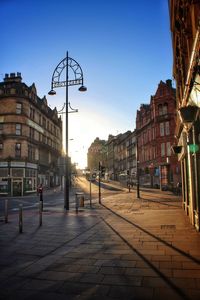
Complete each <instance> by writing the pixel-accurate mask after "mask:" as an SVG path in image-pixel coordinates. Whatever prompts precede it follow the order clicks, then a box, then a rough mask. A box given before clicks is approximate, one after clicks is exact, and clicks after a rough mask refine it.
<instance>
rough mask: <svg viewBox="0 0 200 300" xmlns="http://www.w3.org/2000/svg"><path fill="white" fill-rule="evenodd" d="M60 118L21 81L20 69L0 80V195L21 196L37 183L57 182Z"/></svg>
mask: <svg viewBox="0 0 200 300" xmlns="http://www.w3.org/2000/svg"><path fill="white" fill-rule="evenodd" d="M61 152H62V122H61V119H60V118H58V115H57V111H56V108H55V109H54V110H52V109H51V108H50V107H48V105H47V99H46V98H45V97H43V98H42V99H40V98H39V97H38V96H37V91H36V87H35V85H34V84H32V85H31V86H30V87H29V86H27V85H26V84H25V83H23V82H22V77H21V73H17V74H15V73H11V74H5V78H4V81H3V82H0V195H10V196H22V195H26V194H28V193H32V192H35V191H36V190H37V186H38V184H43V185H44V186H47V187H52V186H56V185H59V184H60V174H59V166H58V158H59V157H60V156H61Z"/></svg>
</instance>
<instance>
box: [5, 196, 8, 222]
mask: <svg viewBox="0 0 200 300" xmlns="http://www.w3.org/2000/svg"><path fill="white" fill-rule="evenodd" d="M5 223H8V199H6V200H5Z"/></svg>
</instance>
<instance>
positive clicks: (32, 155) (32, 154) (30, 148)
mask: <svg viewBox="0 0 200 300" xmlns="http://www.w3.org/2000/svg"><path fill="white" fill-rule="evenodd" d="M28 158H29V159H30V160H32V161H33V160H35V148H34V147H33V146H32V145H28Z"/></svg>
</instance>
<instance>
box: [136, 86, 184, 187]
mask: <svg viewBox="0 0 200 300" xmlns="http://www.w3.org/2000/svg"><path fill="white" fill-rule="evenodd" d="M175 118H176V101H175V89H174V88H173V87H172V82H171V80H166V82H163V81H160V83H159V85H158V88H157V91H156V93H155V95H154V96H152V97H151V100H150V104H142V105H141V107H140V110H138V111H137V116H136V135H137V147H138V148H137V149H138V169H139V179H140V184H141V185H147V186H151V187H160V188H161V189H165V188H167V189H169V188H173V186H176V184H177V183H178V182H179V181H180V166H179V163H178V161H177V157H176V155H174V154H173V153H172V152H171V146H172V145H173V144H174V143H175V137H174V132H175Z"/></svg>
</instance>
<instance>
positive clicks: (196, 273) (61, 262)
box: [0, 190, 200, 300]
mask: <svg viewBox="0 0 200 300" xmlns="http://www.w3.org/2000/svg"><path fill="white" fill-rule="evenodd" d="M135 194H136V193H135V191H132V192H131V193H128V192H127V193H122V194H121V195H114V196H112V195H111V196H109V197H106V198H105V199H102V205H99V204H98V201H97V202H96V204H94V205H93V208H90V207H89V205H88V204H87V205H86V207H85V208H84V209H80V211H79V213H78V214H77V213H76V212H75V210H74V208H73V209H72V208H71V209H70V211H69V212H64V211H62V209H59V210H56V209H48V208H47V209H45V212H44V213H43V224H42V226H39V215H38V213H36V212H34V211H26V212H24V216H23V221H24V222H23V233H19V230H18V229H19V228H18V215H17V214H13V215H11V216H9V222H8V224H5V223H3V222H1V223H0V249H1V255H0V267H1V272H0V299H2V300H3V299H5V300H6V299H12V300H15V299H20V300H23V299H29V300H32V299H37V300H39V299H43V300H45V299H48V300H52V299H56V300H60V299H61V300H62V299H67V300H71V299H92V300H93V299H94V300H95V299H101V300H102V299H120V300H121V299H124V300H125V299H126V300H128V299H141V300H143V299H152V300H154V299H162V300H164V299H171V300H176V299H196V300H197V299H200V234H199V233H197V232H196V231H195V229H194V228H193V227H192V226H191V225H190V224H189V221H188V219H187V217H186V216H185V214H184V211H183V210H182V208H181V202H180V199H179V198H178V197H176V196H174V195H171V194H170V193H159V192H158V193H156V191H154V190H152V191H151V190H150V191H149V190H147V191H142V192H141V199H136V198H135Z"/></svg>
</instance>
